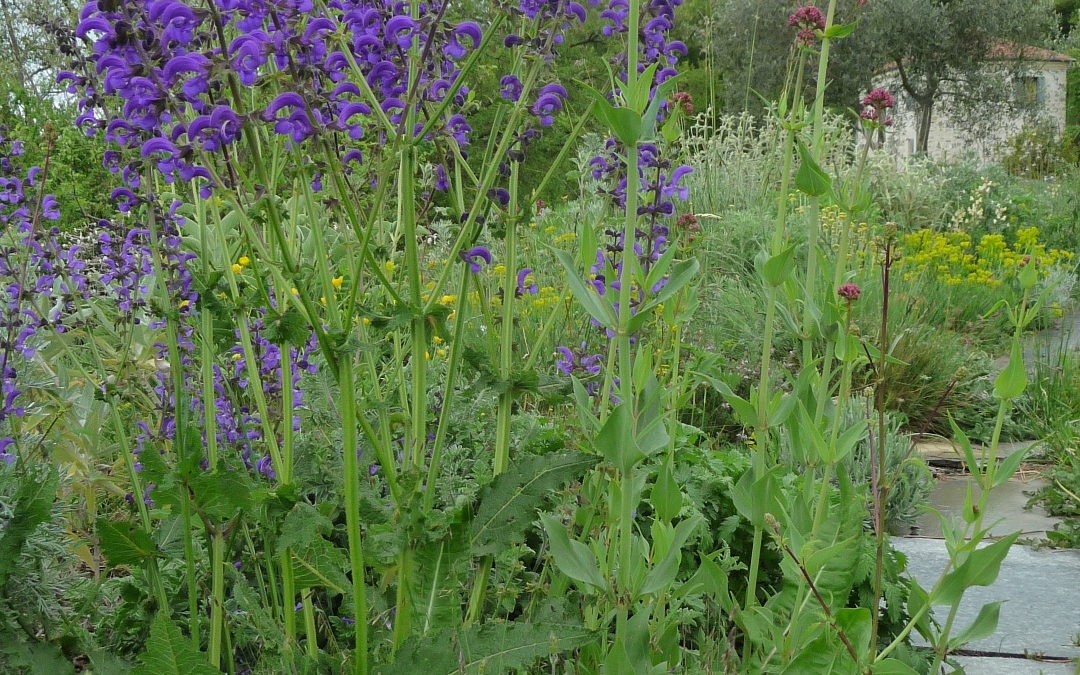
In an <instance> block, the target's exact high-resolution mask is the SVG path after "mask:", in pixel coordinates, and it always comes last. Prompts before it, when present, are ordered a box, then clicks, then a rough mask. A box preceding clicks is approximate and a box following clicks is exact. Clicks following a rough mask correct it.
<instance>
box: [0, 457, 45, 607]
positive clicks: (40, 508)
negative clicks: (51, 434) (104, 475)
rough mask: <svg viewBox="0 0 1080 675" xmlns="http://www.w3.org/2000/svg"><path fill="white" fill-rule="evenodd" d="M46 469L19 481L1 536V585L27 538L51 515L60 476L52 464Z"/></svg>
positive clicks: (3, 583) (0, 585) (15, 562)
mask: <svg viewBox="0 0 1080 675" xmlns="http://www.w3.org/2000/svg"><path fill="white" fill-rule="evenodd" d="M47 471H48V472H47V474H46V475H45V477H44V478H38V477H31V476H28V477H26V478H24V479H23V480H21V481H19V489H18V490H17V491H16V494H15V504H14V509H13V512H12V514H11V518H10V519H9V520H7V521H6V522H5V523H4V529H3V536H0V589H3V588H4V587H5V586H7V582H8V579H9V578H10V577H11V573H12V572H13V571H14V570H15V567H16V565H17V563H18V561H19V557H20V556H21V555H22V550H23V547H24V546H25V545H26V540H27V539H29V537H30V535H31V534H33V532H34V530H36V529H37V527H38V525H41V524H42V523H45V522H48V520H49V517H50V515H51V512H52V505H53V500H54V499H55V498H56V487H57V484H58V483H59V480H60V477H59V474H58V473H57V471H56V469H55V468H53V467H51V466H50V467H49V468H48V470H47Z"/></svg>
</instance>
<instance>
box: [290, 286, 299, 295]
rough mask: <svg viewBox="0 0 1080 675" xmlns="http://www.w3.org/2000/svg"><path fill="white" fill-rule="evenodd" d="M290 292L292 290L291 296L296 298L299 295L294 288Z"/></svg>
mask: <svg viewBox="0 0 1080 675" xmlns="http://www.w3.org/2000/svg"><path fill="white" fill-rule="evenodd" d="M291 290H292V294H293V295H297V296H298V295H300V291H298V290H296V289H295V288H293V289H291Z"/></svg>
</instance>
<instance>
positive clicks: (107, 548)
mask: <svg viewBox="0 0 1080 675" xmlns="http://www.w3.org/2000/svg"><path fill="white" fill-rule="evenodd" d="M97 535H98V542H99V543H100V544H101V552H102V553H104V554H105V559H106V560H108V561H109V564H110V565H112V566H113V567H115V566H117V565H139V564H141V563H142V562H143V561H145V560H149V559H150V558H153V557H154V556H156V555H157V548H156V547H155V546H154V542H153V540H152V539H150V535H149V534H147V533H146V532H145V531H144V530H143V529H142V528H141V527H139V526H138V525H135V524H134V523H129V522H114V521H111V520H109V519H108V518H106V517H104V516H102V517H101V518H98V521H97Z"/></svg>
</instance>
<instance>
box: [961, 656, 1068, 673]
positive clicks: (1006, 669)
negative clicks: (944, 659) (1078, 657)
mask: <svg viewBox="0 0 1080 675" xmlns="http://www.w3.org/2000/svg"><path fill="white" fill-rule="evenodd" d="M956 660H957V662H959V663H960V665H961V666H962V667H963V668H964V672H965V673H967V675H1074V674H1075V673H1076V666H1074V665H1072V664H1069V663H1041V662H1039V661H1032V660H1029V659H1001V658H996V657H993V656H958V657H956Z"/></svg>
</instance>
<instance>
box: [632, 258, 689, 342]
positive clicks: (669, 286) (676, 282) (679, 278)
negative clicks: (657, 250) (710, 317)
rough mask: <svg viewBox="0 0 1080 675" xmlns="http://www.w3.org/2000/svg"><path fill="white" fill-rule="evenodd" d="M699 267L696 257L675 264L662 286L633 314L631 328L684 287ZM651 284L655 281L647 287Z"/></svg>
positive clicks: (638, 324)
mask: <svg viewBox="0 0 1080 675" xmlns="http://www.w3.org/2000/svg"><path fill="white" fill-rule="evenodd" d="M699 269H701V263H699V262H698V260H697V258H690V259H689V260H684V261H682V262H680V263H679V264H677V265H675V267H674V269H672V271H671V276H670V277H668V280H667V283H666V284H665V285H664V287H663V288H661V289H660V290H659V291H657V292H656V294H655V295H653V296H652V299H651V300H649V302H647V303H645V305H644V307H642V308H641V310H640V311H639V312H638V313H637V314H635V315H634V318H633V319H632V320H631V322H630V323H631V330H634V329H636V328H640V326H641V324H642V323H643V322H644V321H645V320H646V319H648V315H649V313H650V312H651V311H652V310H653V309H655V308H656V307H658V306H660V305H661V304H663V303H664V302H666V301H667V300H669V299H670V298H671V297H672V296H674V295H675V294H676V293H678V292H679V291H681V290H682V289H683V288H685V287H686V285H687V284H688V283H690V281H691V280H692V279H693V278H694V277H695V276H696V275H697V273H698V270H699ZM649 277H650V278H652V274H650V275H649ZM658 281H659V279H657V282H658ZM653 285H655V282H654V283H653V284H649V288H650V289H651V288H652V286H653Z"/></svg>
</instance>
